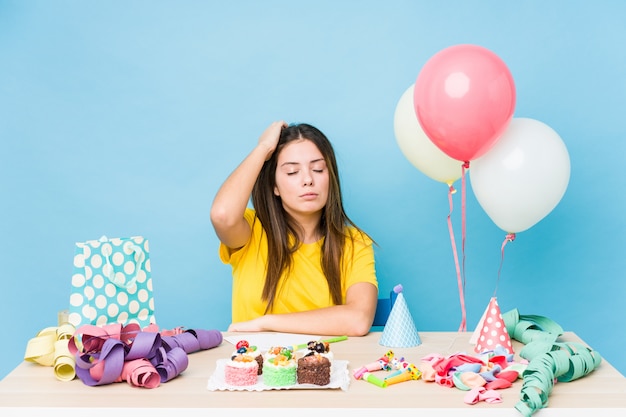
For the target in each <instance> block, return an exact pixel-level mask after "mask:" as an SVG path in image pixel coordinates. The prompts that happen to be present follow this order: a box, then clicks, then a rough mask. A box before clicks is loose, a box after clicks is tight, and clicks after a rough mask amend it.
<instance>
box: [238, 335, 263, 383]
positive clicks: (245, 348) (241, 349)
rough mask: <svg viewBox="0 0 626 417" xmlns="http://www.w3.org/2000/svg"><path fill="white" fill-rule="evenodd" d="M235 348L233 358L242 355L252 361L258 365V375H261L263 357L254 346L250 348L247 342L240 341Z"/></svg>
mask: <svg viewBox="0 0 626 417" xmlns="http://www.w3.org/2000/svg"><path fill="white" fill-rule="evenodd" d="M235 347H236V348H237V350H235V351H234V352H233V356H235V355H244V356H247V357H250V358H252V359H254V360H255V361H256V362H257V363H258V364H259V370H258V375H261V374H262V373H263V355H262V354H261V351H260V350H259V349H257V347H256V346H250V344H249V343H248V341H247V340H240V341H239V342H237V344H236V345H235Z"/></svg>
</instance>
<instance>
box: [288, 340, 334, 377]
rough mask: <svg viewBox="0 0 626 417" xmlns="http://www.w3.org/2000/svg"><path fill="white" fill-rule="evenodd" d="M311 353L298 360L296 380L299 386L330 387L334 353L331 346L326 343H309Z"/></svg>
mask: <svg viewBox="0 0 626 417" xmlns="http://www.w3.org/2000/svg"><path fill="white" fill-rule="evenodd" d="M307 347H308V349H309V352H308V353H306V354H305V355H304V356H303V357H301V358H300V359H298V367H297V372H296V380H297V382H298V384H313V385H328V384H330V371H331V365H332V362H331V360H332V353H331V352H330V348H329V344H328V343H324V342H309V343H308V345H307Z"/></svg>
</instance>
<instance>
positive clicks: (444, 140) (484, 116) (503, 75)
mask: <svg viewBox="0 0 626 417" xmlns="http://www.w3.org/2000/svg"><path fill="white" fill-rule="evenodd" d="M413 104H414V106H415V114H416V115H417V118H418V120H419V122H420V124H421V126H422V128H423V129H424V132H425V133H426V135H427V136H428V138H429V139H430V140H431V141H432V142H433V143H434V144H435V145H436V146H437V147H438V148H439V149H441V150H442V151H443V152H444V153H445V154H446V155H448V156H450V157H451V158H453V159H456V160H459V161H464V162H467V161H471V160H473V159H476V158H478V157H480V156H482V155H483V154H485V153H486V152H487V151H488V150H489V149H490V148H491V147H492V146H493V145H494V144H495V143H496V142H497V140H498V138H499V137H500V135H502V133H503V132H504V131H505V130H506V128H507V126H508V124H509V122H510V121H511V118H512V117H513V111H514V110H515V84H514V82H513V77H512V76H511V72H510V71H509V69H508V68H507V66H506V64H505V63H504V62H503V61H502V60H501V59H500V58H499V57H498V56H497V55H496V54H494V53H493V52H491V51H490V50H488V49H486V48H483V47H481V46H476V45H456V46H451V47H449V48H446V49H444V50H442V51H439V52H438V53H436V54H435V55H434V56H433V57H431V58H430V59H429V60H428V62H426V64H425V65H424V67H423V68H422V70H421V71H420V73H419V75H418V76H417V80H416V81H415V89H414V97H413Z"/></svg>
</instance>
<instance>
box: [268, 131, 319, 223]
mask: <svg viewBox="0 0 626 417" xmlns="http://www.w3.org/2000/svg"><path fill="white" fill-rule="evenodd" d="M328 178H329V177H328V169H327V167H326V161H325V160H324V157H323V156H322V153H321V152H320V150H319V149H317V146H315V144H314V143H313V142H311V141H310V140H307V139H303V140H296V141H293V142H290V143H288V144H287V145H285V147H283V148H282V150H281V152H280V154H279V155H278V160H277V165H276V186H275V187H274V194H275V195H277V196H279V197H280V198H281V200H282V203H283V207H284V208H285V210H286V211H287V212H288V213H289V214H291V215H292V216H294V217H295V218H298V217H300V216H302V215H310V214H319V213H321V211H322V209H323V208H324V206H325V205H326V200H327V199H328V181H329V179H328Z"/></svg>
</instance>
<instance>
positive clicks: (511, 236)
mask: <svg viewBox="0 0 626 417" xmlns="http://www.w3.org/2000/svg"><path fill="white" fill-rule="evenodd" d="M514 240H515V233H508V234H507V235H506V236H505V237H504V242H502V248H500V252H501V253H502V258H501V259H500V268H498V279H497V280H496V289H495V290H494V291H493V296H494V297H495V296H496V293H497V292H498V284H499V283H500V273H501V272H502V264H504V247H505V246H506V244H507V243H509V242H513V241H514Z"/></svg>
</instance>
